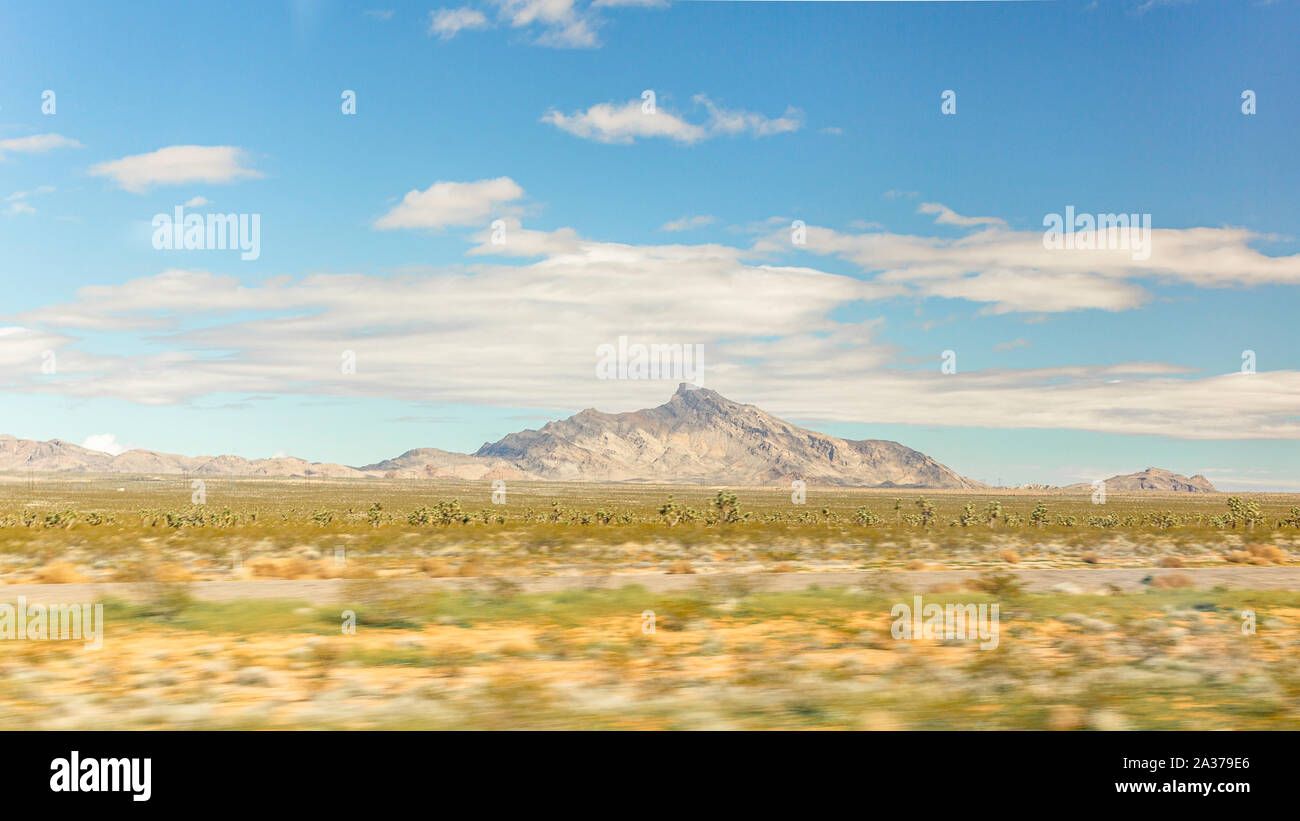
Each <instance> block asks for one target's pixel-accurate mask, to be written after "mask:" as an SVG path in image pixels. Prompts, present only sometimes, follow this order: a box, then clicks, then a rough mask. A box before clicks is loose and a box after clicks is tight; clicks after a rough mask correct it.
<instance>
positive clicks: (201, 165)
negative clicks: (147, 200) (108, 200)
mask: <svg viewBox="0 0 1300 821" xmlns="http://www.w3.org/2000/svg"><path fill="white" fill-rule="evenodd" d="M245 161H246V152H245V151H244V150H243V149H242V148H238V147H236V146H232V145H172V146H168V147H166V148H160V149H158V150H157V151H154V152H151V153H149V154H135V155H132V156H130V157H123V158H122V159H120V160H111V161H109V162H102V163H98V164H96V165H93V166H91V168H90V173H91V174H92V175H93V176H96V177H109V178H111V179H112V180H113V181H114V182H116V183H117V184H118V186H119V187H121V188H123V189H125V190H127V191H130V192H132V193H136V194H139V193H143V192H144V191H147V190H148V189H149V188H151V187H153V186H155V185H181V184H184V183H191V182H204V183H230V182H234V181H236V180H240V179H247V178H252V177H260V176H262V175H261V173H260V172H258V171H255V170H253V169H251V168H247V167H246V166H245V165H244V163H245Z"/></svg>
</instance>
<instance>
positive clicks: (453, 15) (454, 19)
mask: <svg viewBox="0 0 1300 821" xmlns="http://www.w3.org/2000/svg"><path fill="white" fill-rule="evenodd" d="M490 25H491V24H490V23H488V19H487V15H485V14H483V12H481V11H479V10H478V9H474V8H469V7H464V8H459V9H438V10H437V11H431V12H429V33H430V34H436V35H438V36H439V37H441V38H442V39H444V40H449V39H451V38H452V37H455V36H456V35H457V34H459V33H460V32H462V31H464V30H466V29H484V28H489V27H490Z"/></svg>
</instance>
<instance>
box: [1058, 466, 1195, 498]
mask: <svg viewBox="0 0 1300 821" xmlns="http://www.w3.org/2000/svg"><path fill="white" fill-rule="evenodd" d="M1065 489H1066V490H1091V489H1092V484H1091V483H1089V482H1081V483H1079V484H1077V485H1068V486H1067V487H1066V488H1065ZM1106 490H1107V492H1111V491H1117V490H1119V491H1133V490H1159V491H1166V492H1176V493H1218V491H1217V490H1216V489H1215V487H1214V485H1212V484H1210V480H1209V479H1206V478H1205V477H1204V476H1202V475H1201V474H1199V473H1198V474H1196V475H1195V476H1193V477H1191V478H1190V479H1189V478H1188V477H1186V476H1183V475H1181V474H1178V473H1173V472H1171V471H1168V470H1164V469H1163V468H1147V469H1146V470H1144V471H1140V472H1138V473H1127V474H1124V475H1123V476H1112V477H1110V478H1109V479H1107V480H1106Z"/></svg>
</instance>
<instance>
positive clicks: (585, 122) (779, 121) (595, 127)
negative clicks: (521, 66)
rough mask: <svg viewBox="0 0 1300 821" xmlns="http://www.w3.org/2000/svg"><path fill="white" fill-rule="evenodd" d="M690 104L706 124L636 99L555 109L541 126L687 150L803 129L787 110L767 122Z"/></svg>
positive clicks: (701, 100) (703, 99)
mask: <svg viewBox="0 0 1300 821" xmlns="http://www.w3.org/2000/svg"><path fill="white" fill-rule="evenodd" d="M691 99H692V100H693V101H694V102H695V103H696V104H697V105H699V106H702V107H703V108H704V109H705V112H706V113H707V115H708V116H707V118H705V119H703V120H701V121H698V122H691V121H690V120H688V119H687V118H686V117H685V116H684V115H681V114H676V113H673V112H672V111H669V110H667V109H665V108H664V107H662V106H659V105H654V106H649V105H647V101H645V100H640V99H638V100H630V101H628V102H626V103H597V104H596V105H593V106H591V107H590V108H588V109H586V110H585V111H583V110H579V111H574V112H571V113H569V114H565V113H563V112H561V111H558V110H556V109H551V110H550V111H548V112H547V113H546V114H545V115H544V116H543V117H542V122H544V123H549V124H551V125H553V126H555V127H556V128H558V129H560V130H561V131H566V132H568V133H570V134H572V135H574V136H575V137H582V138H583V139H587V140H594V141H596V142H602V143H623V144H629V143H633V142H635V141H636V140H638V139H650V138H656V137H658V138H664V139H669V140H673V141H675V142H679V143H686V144H690V143H696V142H699V141H701V140H707V139H710V138H713V137H721V136H737V135H742V134H748V135H750V136H753V137H768V136H771V135H774V134H784V133H788V132H791V131H798V130H799V129H800V128H802V127H803V114H802V112H800V111H799V110H798V109H796V108H787V109H786V111H785V113H784V114H782V115H781V116H779V117H768V116H767V115H764V114H758V113H755V112H752V111H744V110H741V109H728V108H723V107H722V106H720V105H718V104H717V103H715V102H714V101H713V100H711V99H709V98H708V97H707V96H705V95H704V94H696V95H695V96H694V97H692V98H691Z"/></svg>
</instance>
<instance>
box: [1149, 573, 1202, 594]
mask: <svg viewBox="0 0 1300 821" xmlns="http://www.w3.org/2000/svg"><path fill="white" fill-rule="evenodd" d="M1193 586H1194V582H1192V578H1191V577H1190V576H1188V575H1187V574H1186V573H1164V574H1162V575H1159V576H1154V577H1152V579H1151V587H1153V588H1154V589H1156V590H1176V589H1178V588H1181V587H1193Z"/></svg>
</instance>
